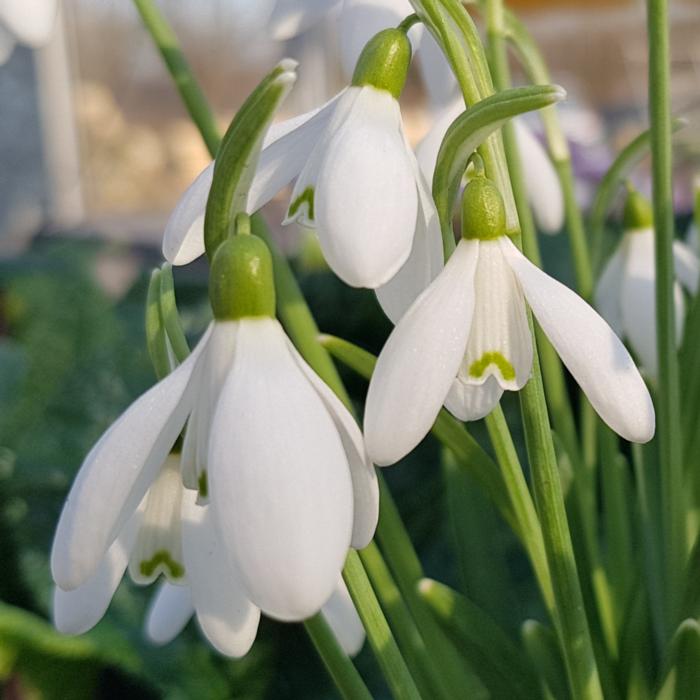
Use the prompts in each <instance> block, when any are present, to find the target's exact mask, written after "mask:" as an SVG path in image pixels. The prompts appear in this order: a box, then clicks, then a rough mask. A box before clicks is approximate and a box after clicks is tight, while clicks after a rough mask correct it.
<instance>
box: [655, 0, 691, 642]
mask: <svg viewBox="0 0 700 700" xmlns="http://www.w3.org/2000/svg"><path fill="white" fill-rule="evenodd" d="M647 31H648V36H649V121H650V125H651V153H652V193H653V205H654V230H655V233H656V237H655V241H656V320H657V348H658V357H659V381H658V393H657V406H656V410H657V415H658V423H657V425H658V428H657V431H658V435H659V453H660V458H661V461H660V464H661V501H662V514H663V515H662V531H663V535H664V554H665V557H664V570H665V573H666V576H665V583H666V591H665V594H664V599H665V601H666V605H667V608H666V615H665V616H666V634H667V635H669V636H670V635H671V634H672V632H673V630H674V629H675V627H676V624H677V622H678V619H677V615H678V613H679V607H680V600H679V598H680V595H681V590H682V575H683V566H684V561H685V554H686V545H685V542H686V531H685V507H684V501H683V442H682V435H681V424H682V423H681V411H680V389H679V373H678V357H677V355H676V329H675V309H674V300H673V286H674V266H673V250H672V246H673V238H674V220H673V185H672V171H671V168H672V163H671V158H672V156H671V111H670V110H671V104H670V92H669V29H668V2H667V0H648V4H647Z"/></svg>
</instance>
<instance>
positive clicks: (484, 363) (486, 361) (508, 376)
mask: <svg viewBox="0 0 700 700" xmlns="http://www.w3.org/2000/svg"><path fill="white" fill-rule="evenodd" d="M489 365H496V367H498V369H499V371H500V373H501V376H502V377H503V379H504V380H505V381H507V382H509V381H511V380H513V379H515V369H514V368H513V365H511V364H510V362H508V360H506V358H505V357H503V355H502V354H501V353H500V352H498V351H494V352H485V353H484V354H483V355H482V356H481V358H480V359H478V360H476V361H475V362H472V364H471V366H470V367H469V376H470V377H476V378H477V379H478V378H479V377H483V376H484V372H486V369H487V368H488V367H489Z"/></svg>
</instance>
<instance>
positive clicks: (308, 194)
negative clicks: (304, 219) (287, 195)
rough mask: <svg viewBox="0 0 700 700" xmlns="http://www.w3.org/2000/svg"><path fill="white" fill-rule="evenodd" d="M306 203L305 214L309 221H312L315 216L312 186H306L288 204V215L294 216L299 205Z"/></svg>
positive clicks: (299, 207)
mask: <svg viewBox="0 0 700 700" xmlns="http://www.w3.org/2000/svg"><path fill="white" fill-rule="evenodd" d="M302 204H306V208H307V212H306V215H307V216H308V218H309V221H314V219H315V218H316V217H315V216H314V188H313V187H307V188H306V189H305V190H304V191H303V192H302V193H301V194H300V195H299V196H298V197H297V198H296V199H295V200H294V201H293V202H292V203H291V204H290V205H289V216H296V214H297V212H298V211H299V209H301V205H302Z"/></svg>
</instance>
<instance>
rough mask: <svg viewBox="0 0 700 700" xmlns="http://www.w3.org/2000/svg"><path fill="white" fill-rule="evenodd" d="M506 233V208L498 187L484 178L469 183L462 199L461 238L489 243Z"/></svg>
mask: <svg viewBox="0 0 700 700" xmlns="http://www.w3.org/2000/svg"><path fill="white" fill-rule="evenodd" d="M505 233H506V208H505V205H504V204H503V197H502V196H501V193H500V192H499V191H498V187H496V185H494V184H493V182H492V181H491V180H489V179H488V178H486V177H476V178H474V179H473V180H471V181H470V182H469V184H468V185H467V186H466V188H465V190H464V196H463V197H462V237H463V238H466V239H467V240H472V239H478V240H481V241H490V240H493V239H495V238H499V237H500V236H503V235H505Z"/></svg>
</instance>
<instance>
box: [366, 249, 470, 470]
mask: <svg viewBox="0 0 700 700" xmlns="http://www.w3.org/2000/svg"><path fill="white" fill-rule="evenodd" d="M478 253H479V242H478V241H461V242H460V243H459V245H458V246H457V249H456V250H455V252H454V253H453V255H452V257H451V258H450V259H449V261H448V262H447V265H445V269H444V270H443V271H442V272H441V273H440V274H439V275H438V276H437V278H436V279H435V280H434V281H433V283H432V284H431V285H430V286H429V287H428V288H427V289H426V290H425V291H424V292H423V293H422V294H421V295H420V296H419V297H418V299H416V301H415V302H414V303H413V305H412V306H411V308H410V309H409V310H408V311H407V312H406V314H405V315H404V316H403V318H402V319H401V320H400V321H399V323H398V325H397V326H396V328H394V330H393V332H392V333H391V335H390V336H389V339H388V340H387V343H386V345H385V346H384V349H383V350H382V352H381V353H380V355H379V359H378V361H377V366H376V368H375V370H374V374H373V375H372V380H371V381H370V385H369V392H368V394H367V404H366V407H365V421H364V425H365V430H364V432H365V444H366V445H367V452H368V453H369V455H370V458H371V459H372V461H373V462H375V464H380V465H386V464H393V463H394V462H397V461H398V460H399V459H401V458H402V457H403V456H405V455H406V454H408V453H409V452H410V451H411V450H412V449H413V448H414V447H415V446H416V445H417V444H418V443H419V442H420V441H421V440H422V439H423V438H424V437H425V435H426V434H427V432H428V431H429V430H430V426H431V425H432V424H433V422H434V420H435V417H436V416H437V414H438V412H439V410H440V407H441V406H442V404H443V402H444V401H445V397H446V396H447V393H448V391H449V389H450V386H451V384H452V382H453V380H454V378H455V376H456V375H457V370H458V369H459V365H460V362H461V361H462V358H463V356H464V351H465V348H466V345H467V339H468V338H469V329H470V327H471V321H472V313H473V310H474V275H475V270H476V264H477V260H478Z"/></svg>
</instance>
